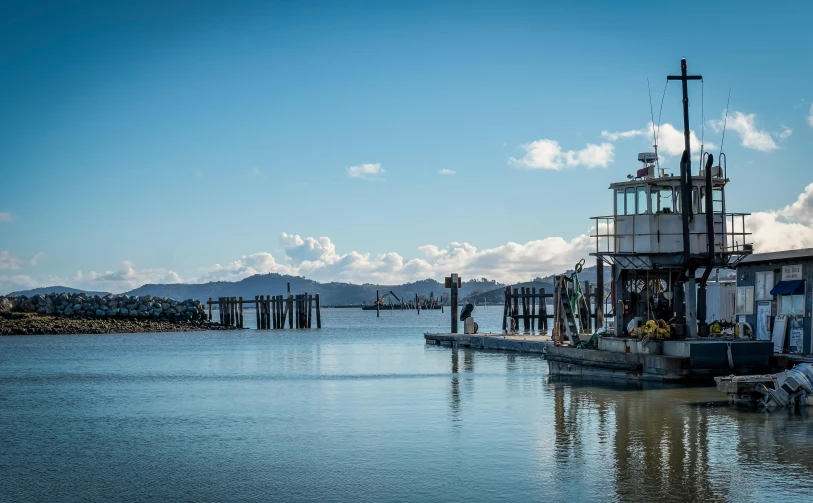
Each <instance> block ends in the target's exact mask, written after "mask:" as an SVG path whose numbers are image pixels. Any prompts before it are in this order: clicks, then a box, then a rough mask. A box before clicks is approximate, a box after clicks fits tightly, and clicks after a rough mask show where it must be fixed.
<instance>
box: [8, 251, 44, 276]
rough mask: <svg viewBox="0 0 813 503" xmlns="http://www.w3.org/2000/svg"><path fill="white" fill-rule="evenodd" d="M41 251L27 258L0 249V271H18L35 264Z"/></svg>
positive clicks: (40, 255)
mask: <svg viewBox="0 0 813 503" xmlns="http://www.w3.org/2000/svg"><path fill="white" fill-rule="evenodd" d="M40 257H42V252H40V253H37V254H35V255H33V256H31V257H28V258H19V257H15V256H14V255H12V254H11V252H10V251H8V250H0V271H19V270H20V269H22V268H23V267H28V266H34V265H37V260H39V259H40Z"/></svg>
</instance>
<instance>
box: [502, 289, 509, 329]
mask: <svg viewBox="0 0 813 503" xmlns="http://www.w3.org/2000/svg"><path fill="white" fill-rule="evenodd" d="M510 303H511V287H510V286H506V287H505V293H504V294H503V302H502V331H503V333H507V331H508V305H509V304H510Z"/></svg>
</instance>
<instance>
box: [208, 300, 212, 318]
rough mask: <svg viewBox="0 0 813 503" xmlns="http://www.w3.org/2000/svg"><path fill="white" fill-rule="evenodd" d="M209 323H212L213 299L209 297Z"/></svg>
mask: <svg viewBox="0 0 813 503" xmlns="http://www.w3.org/2000/svg"><path fill="white" fill-rule="evenodd" d="M208 305H209V321H212V298H211V297H209V303H208Z"/></svg>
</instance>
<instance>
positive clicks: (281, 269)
mask: <svg viewBox="0 0 813 503" xmlns="http://www.w3.org/2000/svg"><path fill="white" fill-rule="evenodd" d="M201 272H202V275H201V277H200V278H198V280H199V281H200V282H203V283H205V282H208V281H238V280H241V279H243V278H247V277H249V276H253V275H255V274H268V273H272V272H275V273H279V274H295V273H296V271H295V270H294V269H292V268H290V267H288V266H285V265H282V264H278V263H277V261H276V260H275V259H274V256H273V255H271V254H270V253H266V252H261V253H252V254H251V255H243V256H242V257H240V258H239V259H237V260H235V261H233V262H231V263H230V264H228V265H220V264H215V265H213V266H211V267H205V268H203V269H202V271H201Z"/></svg>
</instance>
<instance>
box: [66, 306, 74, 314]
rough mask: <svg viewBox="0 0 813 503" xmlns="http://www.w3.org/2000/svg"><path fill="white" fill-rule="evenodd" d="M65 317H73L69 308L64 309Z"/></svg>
mask: <svg viewBox="0 0 813 503" xmlns="http://www.w3.org/2000/svg"><path fill="white" fill-rule="evenodd" d="M65 316H73V309H71V308H70V307H66V308H65Z"/></svg>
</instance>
